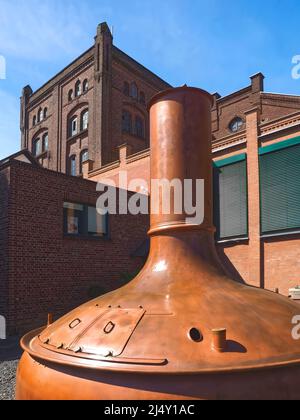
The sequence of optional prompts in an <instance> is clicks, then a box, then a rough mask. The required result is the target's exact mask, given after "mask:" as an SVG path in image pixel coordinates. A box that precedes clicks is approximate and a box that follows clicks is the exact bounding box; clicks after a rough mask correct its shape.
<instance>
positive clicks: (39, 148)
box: [32, 137, 42, 156]
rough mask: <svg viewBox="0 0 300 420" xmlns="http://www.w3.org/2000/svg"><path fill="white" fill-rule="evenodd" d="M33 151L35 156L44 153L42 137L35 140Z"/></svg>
mask: <svg viewBox="0 0 300 420" xmlns="http://www.w3.org/2000/svg"><path fill="white" fill-rule="evenodd" d="M32 153H33V154H34V156H39V155H40V154H41V153H42V141H41V139H40V137H38V138H36V139H34V140H33V147H32Z"/></svg>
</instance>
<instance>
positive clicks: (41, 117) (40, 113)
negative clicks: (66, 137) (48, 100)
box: [37, 108, 44, 122]
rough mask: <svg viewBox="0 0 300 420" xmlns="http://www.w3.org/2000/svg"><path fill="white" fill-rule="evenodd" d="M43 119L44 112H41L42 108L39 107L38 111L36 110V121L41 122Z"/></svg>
mask: <svg viewBox="0 0 300 420" xmlns="http://www.w3.org/2000/svg"><path fill="white" fill-rule="evenodd" d="M43 119H44V112H43V110H42V108H40V109H39V112H38V118H37V120H38V122H42V121H43Z"/></svg>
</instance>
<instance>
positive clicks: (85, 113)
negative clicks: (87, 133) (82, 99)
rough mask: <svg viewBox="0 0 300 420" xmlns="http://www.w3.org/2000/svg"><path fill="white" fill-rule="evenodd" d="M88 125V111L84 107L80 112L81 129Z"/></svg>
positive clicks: (85, 128)
mask: <svg viewBox="0 0 300 420" xmlns="http://www.w3.org/2000/svg"><path fill="white" fill-rule="evenodd" d="M88 127H89V111H88V109H86V110H85V111H83V113H82V114H81V130H82V131H84V130H87V129H88Z"/></svg>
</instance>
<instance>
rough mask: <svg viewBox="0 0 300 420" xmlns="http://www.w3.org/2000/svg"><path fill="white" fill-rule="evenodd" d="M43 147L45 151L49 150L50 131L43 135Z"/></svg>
mask: <svg viewBox="0 0 300 420" xmlns="http://www.w3.org/2000/svg"><path fill="white" fill-rule="evenodd" d="M42 148H43V152H47V151H48V150H49V136H48V133H46V134H44V135H43V141H42Z"/></svg>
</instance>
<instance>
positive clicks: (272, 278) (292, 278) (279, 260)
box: [263, 235, 300, 295]
mask: <svg viewBox="0 0 300 420" xmlns="http://www.w3.org/2000/svg"><path fill="white" fill-rule="evenodd" d="M263 249H264V258H263V260H264V283H265V288H266V289H270V290H275V289H276V288H278V289H279V292H280V293H282V294H284V295H288V294H289V289H291V288H293V287H295V286H297V285H300V235H298V236H295V237H285V238H284V237H283V238H281V239H278V238H277V239H276V238H275V239H274V238H273V239H268V240H265V241H264V243H263Z"/></svg>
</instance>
